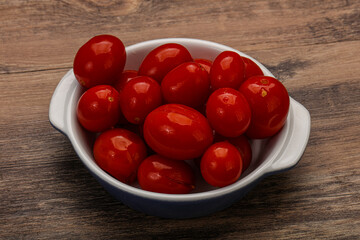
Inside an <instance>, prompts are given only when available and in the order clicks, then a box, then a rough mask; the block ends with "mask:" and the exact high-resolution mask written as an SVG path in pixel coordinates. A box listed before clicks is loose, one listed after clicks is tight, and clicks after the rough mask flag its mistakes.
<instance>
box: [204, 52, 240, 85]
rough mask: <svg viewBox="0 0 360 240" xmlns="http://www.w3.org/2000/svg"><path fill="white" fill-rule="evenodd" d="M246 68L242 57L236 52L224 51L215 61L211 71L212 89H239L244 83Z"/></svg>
mask: <svg viewBox="0 0 360 240" xmlns="http://www.w3.org/2000/svg"><path fill="white" fill-rule="evenodd" d="M244 73H245V66H244V61H243V60H242V58H241V56H240V55H239V54H237V53H236V52H232V51H224V52H222V53H220V54H219V55H218V56H217V57H216V58H215V60H214V62H213V64H212V67H211V70H210V81H211V88H212V89H213V90H216V89H219V88H224V87H228V88H234V89H238V88H239V87H240V85H241V83H242V82H243V81H244Z"/></svg>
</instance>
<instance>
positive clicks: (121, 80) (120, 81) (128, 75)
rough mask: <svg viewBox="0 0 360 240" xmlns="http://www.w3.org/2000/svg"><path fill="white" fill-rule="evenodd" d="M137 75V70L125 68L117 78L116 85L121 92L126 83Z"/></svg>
mask: <svg viewBox="0 0 360 240" xmlns="http://www.w3.org/2000/svg"><path fill="white" fill-rule="evenodd" d="M134 77H137V71H136V70H125V71H123V72H122V74H121V75H120V76H119V77H118V78H117V79H116V80H115V83H114V87H115V89H116V90H117V91H118V92H119V93H120V94H121V91H122V90H123V88H124V86H125V85H126V83H128V82H129V81H130V80H131V79H133V78H134Z"/></svg>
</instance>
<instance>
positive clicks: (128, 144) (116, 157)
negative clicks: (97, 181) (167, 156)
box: [93, 128, 147, 184]
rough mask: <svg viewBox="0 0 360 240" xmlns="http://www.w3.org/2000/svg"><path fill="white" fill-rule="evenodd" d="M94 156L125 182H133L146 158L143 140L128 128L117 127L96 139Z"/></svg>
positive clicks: (103, 166)
mask: <svg viewBox="0 0 360 240" xmlns="http://www.w3.org/2000/svg"><path fill="white" fill-rule="evenodd" d="M93 152H94V158H95V161H96V163H97V164H98V165H99V167H100V168H101V169H103V170H104V171H106V172H107V173H109V174H110V175H111V176H113V177H114V178H116V179H118V180H119V181H121V182H123V183H128V184H129V183H132V182H134V181H135V179H136V176H137V169H138V167H139V165H140V163H141V162H142V161H143V160H144V159H145V158H146V155H147V153H146V146H145V144H144V142H143V140H142V139H141V138H140V137H139V136H138V135H136V134H135V133H132V132H130V131H128V130H125V129H121V128H115V129H111V130H107V131H105V132H103V133H101V134H100V135H99V136H98V138H97V139H96V141H95V144H94V148H93Z"/></svg>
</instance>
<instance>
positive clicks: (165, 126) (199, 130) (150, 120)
mask: <svg viewBox="0 0 360 240" xmlns="http://www.w3.org/2000/svg"><path fill="white" fill-rule="evenodd" d="M144 138H145V141H146V143H147V144H148V145H149V146H150V147H151V148H152V149H153V150H154V151H155V152H157V153H158V154H160V155H163V156H165V157H169V158H173V159H177V160H189V159H193V158H197V157H200V156H201V155H202V154H203V153H204V151H205V150H206V149H207V148H208V147H209V146H210V144H211V143H212V142H213V139H214V137H213V131H212V129H211V127H210V125H209V123H208V121H207V120H206V118H205V117H204V116H203V115H202V114H201V113H199V112H198V111H196V110H195V109H193V108H190V107H188V106H185V105H181V104H166V105H162V106H160V107H158V108H156V109H155V110H154V111H152V112H151V113H149V115H148V116H147V117H146V119H145V123H144Z"/></svg>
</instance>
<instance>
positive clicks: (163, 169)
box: [138, 155, 195, 194]
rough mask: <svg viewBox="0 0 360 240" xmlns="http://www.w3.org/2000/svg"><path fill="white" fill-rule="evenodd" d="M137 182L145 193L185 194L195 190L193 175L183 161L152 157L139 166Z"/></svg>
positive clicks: (158, 156)
mask: <svg viewBox="0 0 360 240" xmlns="http://www.w3.org/2000/svg"><path fill="white" fill-rule="evenodd" d="M138 182H139V185H140V187H141V188H142V189H144V190H147V191H151V192H159V193H171V194H185V193H189V192H190V191H191V190H193V189H194V188H195V175H194V172H193V170H192V168H191V167H190V165H189V164H187V163H186V162H185V161H177V160H173V159H170V158H166V157H163V156H160V155H152V156H150V157H147V158H146V159H145V160H144V161H143V162H142V163H141V164H140V166H139V169H138Z"/></svg>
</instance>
